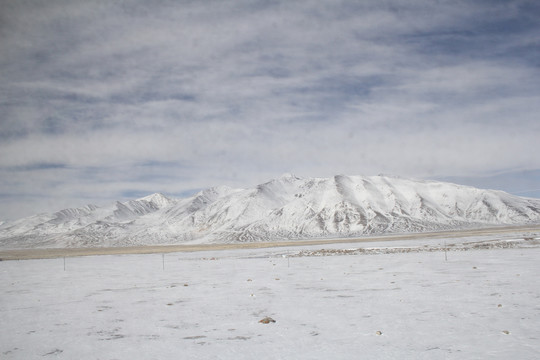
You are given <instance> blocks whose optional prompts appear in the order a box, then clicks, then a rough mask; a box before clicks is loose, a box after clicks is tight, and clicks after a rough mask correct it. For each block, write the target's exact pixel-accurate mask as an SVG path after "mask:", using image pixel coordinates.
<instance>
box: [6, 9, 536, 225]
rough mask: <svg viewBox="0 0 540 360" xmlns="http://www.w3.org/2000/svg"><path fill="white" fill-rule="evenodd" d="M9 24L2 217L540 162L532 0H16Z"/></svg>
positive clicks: (478, 173)
mask: <svg viewBox="0 0 540 360" xmlns="http://www.w3.org/2000/svg"><path fill="white" fill-rule="evenodd" d="M0 14H1V15H0V17H1V18H0V24H1V25H0V36H1V37H2V41H1V42H0V80H1V81H0V154H1V155H0V180H1V183H0V193H1V194H3V200H4V202H3V203H4V204H5V205H4V206H2V207H1V209H0V210H1V211H0V218H5V217H17V216H22V215H28V214H31V213H34V212H37V211H45V210H47V211H51V210H55V209H58V208H60V207H63V206H66V205H69V206H78V205H82V204H81V202H83V203H86V202H102V201H105V200H112V199H118V198H122V197H126V196H129V195H130V194H131V195H133V194H142V193H145V192H148V193H150V192H154V191H162V192H166V193H169V194H185V193H186V192H187V191H193V190H194V189H199V188H205V187H208V186H212V185H217V184H229V185H232V186H249V185H253V184H255V183H257V182H260V181H265V180H267V179H269V178H272V177H276V176H279V174H280V173H283V172H295V173H297V174H299V175H305V176H330V175H332V174H335V173H347V174H377V173H395V174H400V175H404V176H413V177H436V178H445V177H449V176H461V177H467V176H468V177H479V179H481V178H482V176H484V177H485V176H489V175H490V174H495V173H499V172H500V171H506V170H507V171H515V170H526V169H531V170H534V169H538V168H540V158H538V157H537V156H536V155H535V154H537V153H538V151H539V150H540V149H539V146H540V145H539V144H538V141H537V138H538V135H539V134H540V125H539V123H538V121H537V120H536V114H538V113H539V110H540V102H539V101H538V99H539V98H540V85H539V84H540V81H539V80H540V70H539V65H540V63H539V62H538V59H539V58H540V50H539V49H540V47H539V46H538V44H539V43H540V25H538V24H537V18H538V15H539V14H540V7H539V5H538V4H536V3H535V2H534V1H526V0H524V1H512V2H499V3H494V2H488V1H476V2H469V1H448V2H446V1H442V2H436V3H435V2H431V1H424V0H416V1H408V2H406V3H404V2H400V1H387V2H380V1H364V2H360V3H352V2H348V1H343V2H340V1H318V2H313V1H295V2H287V1H270V2H269V1H230V2H220V1H215V2H213V1H205V2H193V1H156V2H152V4H149V3H147V2H142V1H141V2H139V1H127V2H97V1H96V2H84V1H71V2H63V1H37V2H26V1H7V2H3V3H2V4H1V5H0ZM47 164H48V165H50V166H47ZM526 174H530V173H526ZM481 185H482V182H481V181H480V183H479V184H477V186H481ZM501 186H502V187H505V188H507V189H510V188H509V186H508V183H505V184H504V185H501ZM512 190H515V191H518V190H519V189H518V190H516V189H512ZM36 193H40V194H42V195H43V197H39V196H36ZM10 194H11V195H12V196H10ZM25 194H26V195H25ZM21 199H25V200H21ZM33 210H35V211H33Z"/></svg>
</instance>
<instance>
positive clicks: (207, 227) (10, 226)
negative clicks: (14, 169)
mask: <svg viewBox="0 0 540 360" xmlns="http://www.w3.org/2000/svg"><path fill="white" fill-rule="evenodd" d="M531 222H540V200H539V199H531V198H523V197H518V196H513V195H510V194H508V193H505V192H503V191H498V190H483V189H477V188H474V187H470V186H464V185H458V184H452V183H445V182H440V181H432V180H412V179H406V178H402V177H397V176H387V175H383V176H381V175H379V176H347V175H335V176H333V177H330V178H301V177H298V176H295V175H292V174H284V175H282V176H281V177H279V178H277V179H272V180H270V181H268V182H265V183H263V184H259V185H257V186H255V187H253V188H248V189H233V188H230V187H228V186H216V187H212V188H208V189H205V190H202V191H200V192H198V193H197V194H195V195H193V196H191V197H188V198H183V199H173V198H169V197H167V196H165V195H163V194H160V193H156V194H151V195H148V196H146V197H142V198H139V199H136V200H129V201H125V202H116V203H114V204H111V205H108V206H105V207H99V206H96V205H87V206H84V207H81V208H71V209H64V210H60V211H58V212H55V213H53V214H40V215H34V216H31V217H28V218H24V219H19V220H16V221H11V222H9V221H8V222H4V223H2V224H0V247H1V248H30V247H38V248H39V247H45V248H47V247H94V246H97V247H100V246H131V245H156V244H200V243H232V242H251V241H273V240H290V239H308V238H320V237H348V236H362V235H374V234H385V233H396V232H424V231H436V230H451V229H461V228H469V227H474V226H486V225H516V224H526V223H531Z"/></svg>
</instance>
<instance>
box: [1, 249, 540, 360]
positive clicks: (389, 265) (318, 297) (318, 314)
mask: <svg viewBox="0 0 540 360" xmlns="http://www.w3.org/2000/svg"><path fill="white" fill-rule="evenodd" d="M314 249H315V247H314ZM295 251H297V249H275V248H274V249H258V250H231V251H216V252H197V253H175V254H166V255H165V256H164V258H163V257H162V255H122V256H94V257H81V258H67V259H66V260H65V261H66V270H65V271H64V270H63V266H64V265H63V261H64V260H63V259H51V260H27V261H3V262H0V271H1V273H2V276H1V278H0V284H1V286H2V289H3V291H2V295H1V296H0V321H1V322H2V327H1V328H0V338H1V339H2V341H1V343H0V357H1V358H3V359H38V358H39V359H46V358H55V359H76V358H79V359H151V358H154V359H179V358H181V359H196V358H205V359H238V358H243V359H253V358H258V359H321V358H332V359H353V358H354V359H358V358H362V359H397V358H399V359H465V358H468V359H473V358H474V359H508V358H519V359H537V358H539V356H540V345H539V344H540V341H539V337H540V284H539V282H538V281H537V274H538V272H539V270H540V263H539V261H538V259H539V257H540V248H538V247H532V248H513V249H495V250H470V251H464V252H450V253H448V261H445V260H444V253H443V252H418V253H391V254H380V255H348V256H317V257H315V256H311V257H309V256H308V257H290V258H288V257H287V256H286V255H287V254H291V255H292V254H293V253H294V252H295ZM163 259H164V262H163ZM163 265H164V268H163ZM266 316H270V317H272V318H273V319H275V320H276V323H270V324H261V323H259V320H261V319H262V318H264V317H266Z"/></svg>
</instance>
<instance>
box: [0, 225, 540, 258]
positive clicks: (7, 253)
mask: <svg viewBox="0 0 540 360" xmlns="http://www.w3.org/2000/svg"><path fill="white" fill-rule="evenodd" d="M512 232H516V233H524V234H526V233H530V232H540V224H536V225H526V226H507V227H492V228H480V229H468V230H454V231H439V232H426V233H408V234H389V235H377V236H366V237H361V238H340V239H314V240H289V241H275V242H253V243H234V244H203V245H151V246H129V247H97V248H54V249H19V250H0V260H26V259H49V258H59V257H73V256H92V255H118V254H161V253H173V252H193V251H214V250H227V249H260V248H270V247H287V246H309V245H325V244H337V243H360V242H375V241H377V242H379V241H396V240H410V239H430V238H432V239H441V238H456V237H471V236H482V235H490V234H493V235H495V234H506V233H512Z"/></svg>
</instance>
